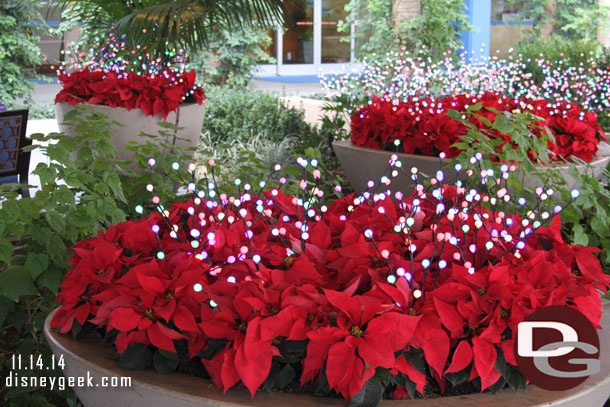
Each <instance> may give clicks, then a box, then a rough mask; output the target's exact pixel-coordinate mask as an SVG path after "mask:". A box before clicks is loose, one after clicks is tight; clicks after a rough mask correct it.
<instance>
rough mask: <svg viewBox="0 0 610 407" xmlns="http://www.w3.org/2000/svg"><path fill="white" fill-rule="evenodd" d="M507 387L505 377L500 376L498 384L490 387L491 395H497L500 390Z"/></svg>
mask: <svg viewBox="0 0 610 407" xmlns="http://www.w3.org/2000/svg"><path fill="white" fill-rule="evenodd" d="M505 386H506V379H505V378H504V377H503V376H500V378H499V379H498V381H497V382H495V383H494V384H492V385H491V386H489V387H488V390H489V391H490V392H491V394H496V393H497V392H499V391H500V390H502V389H503V388H504V387H505Z"/></svg>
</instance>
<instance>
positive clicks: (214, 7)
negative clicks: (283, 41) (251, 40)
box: [89, 0, 283, 49]
mask: <svg viewBox="0 0 610 407" xmlns="http://www.w3.org/2000/svg"><path fill="white" fill-rule="evenodd" d="M89 1H99V0H89ZM138 5H139V6H143V7H142V8H138V9H135V10H133V11H132V12H131V13H129V14H127V15H125V16H123V17H122V18H121V19H120V20H118V21H117V24H116V27H117V30H118V33H119V34H129V35H130V36H132V40H137V41H139V43H140V44H146V45H149V46H151V47H155V48H156V49H160V48H163V46H162V43H164V42H167V43H170V44H178V45H180V46H185V47H187V48H191V49H196V48H201V47H203V46H205V45H207V43H208V38H209V34H210V31H211V30H214V29H215V28H218V27H222V28H227V29H234V28H236V27H240V26H241V25H242V24H257V25H260V26H263V27H266V28H274V27H276V26H277V25H278V23H280V22H281V21H282V18H283V5H282V1H281V0H222V1H217V0H175V1H172V2H169V1H160V0H153V1H140V2H138ZM144 30H146V32H144ZM142 34H146V35H142ZM134 37H135V38H134ZM151 37H154V40H153V38H151Z"/></svg>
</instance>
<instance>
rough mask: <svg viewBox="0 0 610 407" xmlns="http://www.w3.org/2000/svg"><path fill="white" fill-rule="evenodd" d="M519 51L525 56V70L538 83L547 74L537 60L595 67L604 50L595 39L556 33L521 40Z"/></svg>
mask: <svg viewBox="0 0 610 407" xmlns="http://www.w3.org/2000/svg"><path fill="white" fill-rule="evenodd" d="M517 53H518V54H519V55H520V56H521V57H523V60H524V63H525V71H526V72H528V73H531V74H532V79H533V80H534V82H535V83H536V84H537V85H540V84H542V82H543V81H544V78H545V77H546V75H545V74H544V72H543V67H542V66H540V64H538V63H537V60H545V61H550V62H552V63H559V62H560V61H562V62H561V64H562V65H563V66H565V67H583V68H585V69H587V68H593V67H596V66H600V65H599V62H602V63H603V59H601V60H600V59H598V58H599V57H601V56H603V51H602V49H601V48H600V46H599V43H598V42H597V41H595V40H584V39H580V40H573V39H567V38H565V37H561V36H558V35H554V36H552V37H550V38H548V37H533V38H529V39H526V40H523V41H521V42H520V43H519V44H518V45H517Z"/></svg>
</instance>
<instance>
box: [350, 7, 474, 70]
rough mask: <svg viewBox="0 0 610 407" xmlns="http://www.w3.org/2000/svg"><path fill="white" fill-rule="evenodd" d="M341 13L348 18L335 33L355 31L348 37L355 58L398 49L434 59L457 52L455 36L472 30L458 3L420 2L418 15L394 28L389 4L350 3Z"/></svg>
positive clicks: (457, 43) (462, 8)
mask: <svg viewBox="0 0 610 407" xmlns="http://www.w3.org/2000/svg"><path fill="white" fill-rule="evenodd" d="M345 10H346V11H348V17H347V18H346V19H345V21H341V22H339V25H338V29H339V31H342V32H350V30H351V27H354V28H355V29H354V31H352V35H353V36H354V37H355V39H356V42H357V44H358V56H359V58H362V57H365V56H371V55H373V54H385V53H386V52H387V51H388V50H391V49H394V50H400V49H402V48H406V49H407V50H409V51H414V50H417V51H419V52H421V53H424V54H427V55H429V56H431V57H433V58H438V57H440V56H441V55H443V53H444V52H446V51H449V50H454V51H455V50H457V49H459V47H460V46H461V45H462V43H461V41H460V39H459V36H458V32H460V31H470V30H471V29H472V26H471V25H470V24H469V23H468V19H467V16H466V14H465V13H464V2H463V1H462V0H421V14H420V15H419V16H417V17H413V18H411V19H408V20H405V21H402V22H401V23H400V24H397V25H395V24H393V21H394V19H393V16H392V0H351V1H350V2H349V3H348V4H347V5H346V6H345ZM347 40H349V38H348V39H347Z"/></svg>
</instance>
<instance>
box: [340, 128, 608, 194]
mask: <svg viewBox="0 0 610 407" xmlns="http://www.w3.org/2000/svg"><path fill="white" fill-rule="evenodd" d="M333 149H334V150H335V154H337V158H338V159H339V162H340V163H341V166H342V167H343V171H344V172H345V175H346V176H347V178H348V179H349V181H350V183H351V184H352V186H353V187H354V190H355V191H356V192H357V193H362V192H364V191H365V190H366V184H367V182H368V181H369V180H373V181H374V182H375V183H376V184H379V180H380V178H381V177H382V176H383V175H384V174H385V175H386V176H388V177H390V171H389V169H388V162H389V161H390V157H391V156H392V154H394V153H392V152H391V151H383V150H376V149H372V148H366V147H359V146H357V145H355V144H354V143H352V142H351V141H349V140H340V141H335V142H333ZM398 157H399V160H400V161H401V162H402V168H403V170H405V171H406V172H407V173H408V174H410V170H411V168H412V167H417V169H418V170H419V173H423V174H425V175H427V176H430V177H432V176H434V175H435V174H436V172H437V171H438V170H439V169H440V160H439V159H438V158H434V157H426V156H422V155H414V154H398ZM448 162H449V160H447V161H445V162H444V168H445V169H446V171H445V174H444V175H445V182H447V183H454V182H455V181H456V179H457V178H456V172H455V171H454V170H453V169H452V168H448ZM609 163H610V144H608V143H601V144H600V148H599V152H598V154H597V158H596V159H595V160H593V161H592V162H591V163H590V165H591V167H588V166H587V165H579V166H577V169H578V171H579V172H581V173H584V172H587V173H589V175H592V176H594V177H596V178H597V179H599V178H601V176H602V174H603V171H604V168H606V167H607V166H608V164H609ZM546 168H549V167H545V169H546ZM550 168H552V169H553V170H556V171H559V172H560V173H561V174H562V175H563V177H564V178H565V179H566V181H567V183H568V188H570V189H571V188H574V187H578V186H577V185H576V181H575V180H574V179H573V178H572V177H570V176H569V175H568V173H567V171H568V167H567V166H564V165H551V166H550ZM520 178H521V179H522V180H523V184H524V185H525V186H531V185H535V183H536V180H537V178H535V177H527V174H524V175H523V176H520ZM413 184H414V182H413V181H412V180H411V178H409V177H408V176H407V175H405V174H400V175H398V176H397V177H396V178H392V183H391V184H390V187H389V189H390V190H392V191H393V192H395V191H407V190H409V188H411V187H413ZM382 189H385V188H381V187H379V186H376V188H373V189H372V190H371V191H372V192H380V191H381V190H382Z"/></svg>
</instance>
